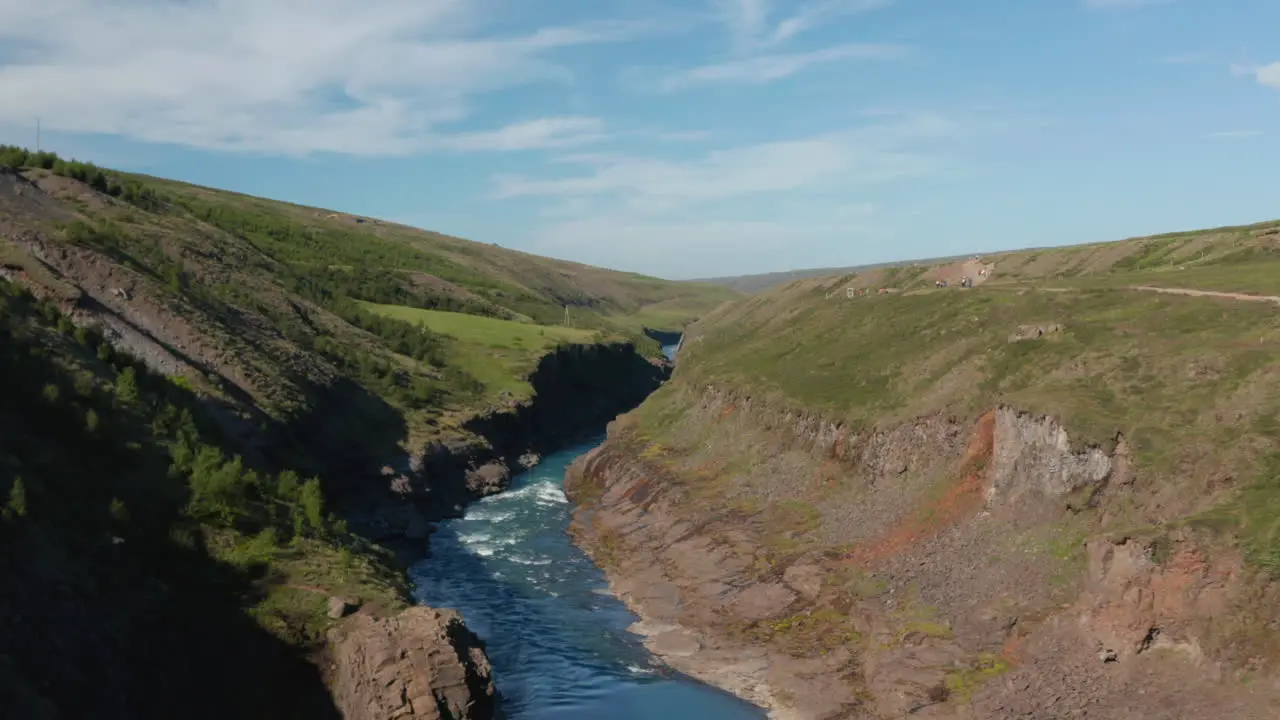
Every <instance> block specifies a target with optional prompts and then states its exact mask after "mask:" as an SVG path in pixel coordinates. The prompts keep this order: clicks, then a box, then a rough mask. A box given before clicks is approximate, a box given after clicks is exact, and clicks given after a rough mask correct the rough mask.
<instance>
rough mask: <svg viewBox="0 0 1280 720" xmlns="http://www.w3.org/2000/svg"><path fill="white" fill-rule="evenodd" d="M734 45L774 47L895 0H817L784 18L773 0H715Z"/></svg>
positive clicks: (746, 48) (745, 49)
mask: <svg viewBox="0 0 1280 720" xmlns="http://www.w3.org/2000/svg"><path fill="white" fill-rule="evenodd" d="M714 2H715V7H716V9H717V11H718V12H717V14H718V16H719V17H720V18H721V20H722V22H723V23H724V24H725V26H726V27H727V28H728V30H729V33H730V37H731V38H732V40H733V44H734V47H735V48H736V49H737V50H738V51H739V52H742V53H751V52H755V51H758V50H761V49H767V48H773V47H777V46H779V45H782V44H784V43H786V42H787V41H789V40H791V39H792V38H794V37H796V36H798V35H800V34H801V33H804V32H807V31H808V30H811V29H813V28H816V27H819V26H821V25H822V24H824V23H826V22H828V21H831V20H834V19H836V18H839V17H841V16H844V15H853V14H856V13H862V12H868V11H871V10H876V9H879V8H882V7H885V6H888V5H890V4H891V3H892V2H893V0H814V1H813V2H809V3H805V4H803V5H801V6H800V8H799V9H798V10H796V11H795V12H793V13H791V14H789V15H786V16H784V17H781V18H775V17H773V15H774V12H773V9H774V8H773V2H772V0H714Z"/></svg>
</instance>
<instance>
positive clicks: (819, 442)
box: [566, 389, 1280, 719]
mask: <svg viewBox="0 0 1280 720" xmlns="http://www.w3.org/2000/svg"><path fill="white" fill-rule="evenodd" d="M690 393H691V394H692V395H694V396H693V397H690V398H685V401H684V403H685V404H684V407H683V413H682V415H681V416H680V419H678V420H676V421H673V422H674V424H675V425H677V426H680V425H682V426H683V427H684V430H683V431H682V430H680V429H675V430H672V434H671V435H670V436H664V438H663V443H666V442H670V443H672V444H676V445H679V447H678V448H676V449H673V448H671V447H669V446H666V445H663V444H662V443H658V442H656V441H653V440H646V439H645V437H644V436H642V435H641V434H640V433H639V432H638V430H637V428H636V427H635V421H634V420H633V419H631V418H627V419H626V420H625V421H622V422H619V423H617V424H615V426H614V427H612V428H611V431H610V439H609V440H608V441H607V442H606V443H605V445H603V446H602V447H600V448H599V449H597V450H595V451H593V452H591V453H589V454H588V455H587V456H586V457H584V458H582V459H581V460H579V461H578V462H577V463H576V464H575V465H574V466H573V467H572V468H571V469H570V473H569V476H568V478H567V479H566V490H567V492H569V494H570V497H571V498H572V499H573V500H574V501H575V502H577V503H579V505H580V506H581V507H580V509H579V511H578V512H577V514H576V517H575V521H574V524H573V527H572V532H573V533H574V535H575V538H576V540H577V541H578V542H579V543H580V544H582V545H583V547H584V548H585V549H587V551H588V552H589V553H590V554H591V555H592V556H593V557H594V558H595V559H596V560H597V562H599V563H600V564H601V565H602V566H603V567H605V569H606V572H607V573H608V575H609V579H610V582H611V584H612V586H613V588H614V590H615V591H616V592H617V593H618V594H619V596H620V597H622V598H623V599H624V600H625V601H626V602H627V603H628V604H629V605H630V606H631V607H632V608H633V609H634V610H635V611H636V612H637V613H638V614H640V615H641V616H642V617H643V618H644V622H642V623H640V624H639V625H638V627H637V628H636V629H637V630H638V631H640V632H641V633H642V634H644V635H646V636H647V644H648V645H649V647H650V648H651V649H652V650H653V651H654V652H655V653H657V654H659V655H661V656H662V657H664V658H666V659H667V661H668V662H669V663H670V664H672V665H673V666H674V667H676V668H677V669H680V670H682V671H684V672H687V673H689V674H690V675H693V676H695V677H698V678H700V679H702V680H704V681H706V682H710V683H713V684H716V685H719V686H721V687H723V688H725V689H727V690H729V691H731V692H734V693H735V694H738V695H740V696H742V697H744V698H746V699H748V700H751V701H753V702H756V703H758V704H761V705H763V706H766V707H769V708H771V709H772V712H773V714H774V715H775V716H776V717H795V718H886V717H904V716H908V715H909V716H912V717H915V716H921V717H947V718H1014V717H1019V718H1024V717H1031V718H1046V719H1047V718H1062V717H1086V716H1087V717H1108V718H1111V717H1115V718H1138V717H1143V718H1188V719H1190V718H1198V717H1209V716H1218V717H1238V718H1265V717H1273V716H1274V707H1273V706H1272V705H1271V703H1272V702H1276V701H1277V698H1280V692H1278V690H1280V687H1277V684H1276V682H1275V680H1274V676H1273V675H1267V677H1268V680H1267V681H1266V682H1265V683H1255V684H1253V685H1252V686H1251V687H1250V692H1248V693H1242V692H1239V691H1238V690H1239V688H1238V686H1232V685H1230V683H1229V682H1227V681H1229V680H1230V678H1232V677H1235V674H1236V673H1238V672H1240V671H1241V668H1245V667H1250V662H1251V661H1250V659H1249V652H1248V651H1243V650H1239V649H1236V648H1237V647H1238V646H1239V645H1240V643H1238V642H1236V641H1227V640H1226V639H1225V638H1226V637H1229V636H1230V632H1234V631H1232V630H1228V626H1232V627H1235V628H1237V629H1238V627H1239V626H1240V625H1241V624H1242V623H1243V621H1229V622H1224V621H1223V618H1224V617H1234V618H1250V619H1249V620H1248V621H1247V624H1250V626H1251V627H1255V628H1260V627H1261V625H1262V624H1265V623H1267V622H1274V620H1275V618H1271V617H1270V616H1269V615H1267V614H1266V613H1264V614H1263V615H1262V616H1259V615H1258V611H1257V608H1259V607H1267V605H1266V604H1265V603H1262V604H1259V603H1258V602H1257V598H1256V597H1249V596H1248V591H1247V590H1246V589H1245V588H1246V587H1247V586H1246V585H1245V584H1243V583H1241V582H1240V580H1241V579H1242V578H1243V576H1244V575H1245V574H1246V573H1245V571H1244V569H1243V566H1242V565H1241V563H1240V562H1239V560H1238V557H1233V556H1232V555H1231V554H1230V553H1229V552H1221V553H1218V554H1217V555H1211V554H1209V553H1207V552H1206V551H1204V550H1203V549H1201V548H1200V547H1199V545H1198V543H1200V541H1201V540H1202V538H1199V537H1198V536H1196V535H1195V533H1193V532H1191V531H1189V530H1187V531H1178V532H1173V533H1169V534H1166V535H1163V536H1159V537H1156V536H1149V537H1145V538H1134V537H1128V538H1126V537H1111V536H1106V535H1097V536H1096V537H1094V538H1093V539H1088V540H1087V542H1086V538H1088V536H1089V534H1090V533H1091V532H1094V531H1096V528H1097V527H1098V522H1099V521H1098V516H1101V515H1103V514H1105V513H1107V512H1110V511H1112V510H1114V509H1115V507H1112V506H1116V507H1119V506H1120V505H1122V504H1123V502H1125V495H1124V493H1125V492H1126V491H1127V489H1128V488H1129V487H1130V486H1131V485H1132V483H1133V482H1134V477H1133V475H1134V470H1133V468H1132V463H1131V460H1130V452H1129V448H1128V445H1127V443H1126V442H1125V440H1124V438H1122V437H1117V438H1116V439H1115V441H1114V442H1113V443H1110V444H1109V445H1108V446H1105V447H1076V446H1073V444H1072V442H1071V439H1070V436H1069V434H1068V431H1067V430H1066V429H1065V428H1063V427H1062V426H1061V425H1060V424H1059V423H1058V422H1057V421H1055V420H1054V419H1053V418H1047V417H1042V416H1035V415H1032V414H1028V413H1023V412H1019V411H1017V410H1015V409H1013V408H1007V407H1001V408H996V409H994V410H992V411H990V412H988V413H986V414H984V415H983V416H982V417H981V418H979V419H978V420H977V421H976V422H974V423H969V422H964V421H961V420H959V419H955V418H946V417H927V418H920V419H918V420H916V421H912V422H908V423H904V424H902V425H899V426H896V427H892V428H886V429H880V430H868V431H863V432H856V431H853V430H851V429H849V428H847V427H844V426H842V425H840V424H838V423H831V422H828V421H825V420H823V419H822V418H820V417H818V416H815V415H812V414H806V413H802V412H800V413H798V412H794V411H792V410H790V409H786V408H777V407H772V406H770V405H769V404H768V403H765V402H761V401H759V400H756V401H752V400H751V399H750V398H746V397H742V396H735V395H733V394H731V393H726V392H723V391H720V390H716V389H707V390H706V391H705V392H702V393H700V394H696V393H692V391H690ZM649 430H650V431H651V430H652V428H649ZM681 432H687V433H688V435H687V437H688V438H692V440H691V441H686V442H684V444H681V442H682V436H681V434H680V433H681ZM758 448H766V449H764V450H762V451H760V453H761V454H760V456H761V457H768V460H767V461H765V460H760V461H758V464H759V465H761V466H762V467H763V468H764V469H760V468H751V469H746V470H743V469H741V468H742V466H741V465H740V464H739V465H736V466H735V465H733V464H732V462H733V455H734V454H739V455H741V454H743V453H745V452H747V451H748V450H751V449H758ZM725 466H729V467H738V468H739V470H736V471H734V472H736V473H738V475H737V476H736V477H735V476H734V474H733V473H732V472H728V473H727V472H726V471H724V470H717V469H718V468H723V467H725ZM709 468H710V469H711V470H708V469H709ZM784 470H785V471H786V472H788V473H790V475H783V474H781V473H782V472H783V471H784ZM771 473H772V474H771ZM806 476H808V477H814V476H817V477H819V478H820V479H821V480H820V484H819V486H818V487H819V489H818V490H817V491H816V492H813V491H811V492H810V494H808V495H804V494H803V493H802V492H801V491H798V490H794V488H795V487H812V482H811V481H810V482H806V481H804V478H805V477H806ZM753 484H754V487H755V489H754V490H751V491H748V488H751V487H752V486H753ZM752 493H754V494H752ZM788 493H790V494H788ZM760 497H764V498H767V499H768V501H770V502H772V503H773V507H779V506H786V505H788V504H791V505H798V504H800V501H801V500H807V501H809V502H810V503H813V504H814V505H815V506H816V507H813V508H812V510H811V513H812V517H813V518H818V520H816V521H814V522H810V523H809V524H808V527H803V526H804V525H805V524H806V522H808V521H805V522H801V521H798V520H782V521H779V520H776V519H774V520H762V519H761V518H769V517H774V516H770V515H769V512H770V510H769V508H770V505H769V504H768V502H766V503H765V504H763V505H761V504H760V503H759V502H756V500H755V499H756V498H760ZM748 501H751V502H748ZM1094 509H1097V511H1094ZM811 519H812V518H811ZM788 529H790V530H788ZM1254 587H1256V585H1255V586H1254ZM1270 607H1272V608H1273V612H1271V614H1272V615H1274V614H1276V613H1275V612H1274V607H1275V606H1274V604H1272V605H1270ZM1224 633H1227V634H1226V635H1224ZM1210 645H1212V646H1213V647H1212V648H1210V647H1209V646H1210ZM1155 649H1168V650H1173V651H1176V652H1174V653H1172V655H1171V654H1169V653H1164V654H1161V653H1153V652H1150V651H1151V650H1155ZM1252 662H1253V663H1254V664H1253V665H1252V667H1253V668H1254V669H1257V668H1258V667H1259V666H1258V665H1257V664H1256V663H1257V660H1256V658H1255V660H1253V661H1252ZM1139 688H1141V689H1142V692H1138V689H1139ZM1223 713H1226V714H1225V715H1224V714H1223Z"/></svg>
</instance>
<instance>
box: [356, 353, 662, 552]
mask: <svg viewBox="0 0 1280 720" xmlns="http://www.w3.org/2000/svg"><path fill="white" fill-rule="evenodd" d="M669 374H670V367H669V366H668V365H666V364H665V363H661V362H657V361H653V360H650V359H648V358H645V357H643V356H641V355H639V354H638V353H637V352H636V351H635V348H634V347H633V346H632V345H631V344H629V343H617V344H608V345H591V346H567V347H562V348H560V349H558V350H557V351H556V352H554V353H551V354H549V355H547V356H546V357H544V358H543V359H542V361H541V363H540V364H539V366H538V368H537V370H536V371H535V372H534V373H533V375H532V376H531V378H530V382H531V384H532V385H533V389H534V393H535V395H534V398H533V399H532V400H530V401H528V402H525V403H520V404H515V405H513V406H512V407H507V408H503V409H501V410H498V411H494V412H491V413H489V414H487V415H482V416H479V417H476V418H475V419H473V420H471V421H469V422H467V423H466V424H465V426H464V427H463V428H462V432H460V433H457V434H455V435H453V436H451V437H446V438H444V439H440V440H436V441H432V442H431V443H429V444H427V445H426V446H425V447H423V448H422V449H421V450H420V451H419V452H418V453H415V454H413V455H412V456H410V457H407V458H402V460H401V462H400V463H399V466H398V467H391V466H388V467H385V468H384V469H383V473H382V475H380V476H378V477H373V478H370V477H367V476H365V477H361V476H355V477H353V478H352V481H351V483H350V484H349V485H348V486H347V487H345V488H340V489H338V493H339V496H338V497H339V502H340V503H341V506H342V507H343V509H344V512H345V514H346V515H347V516H348V517H349V518H350V519H351V523H352V528H353V529H354V530H356V531H357V532H360V533H361V534H363V535H365V536H367V537H370V538H372V539H374V540H377V541H379V542H384V543H393V544H394V543H398V544H401V545H405V544H406V543H405V542H404V541H407V542H408V544H415V545H416V546H420V545H421V543H420V542H419V541H421V540H422V539H423V538H425V537H426V535H427V532H428V527H429V525H428V523H430V522H433V521H436V520H439V519H442V518H445V517H451V516H455V515H457V514H459V513H461V512H462V510H463V509H464V508H465V506H466V505H467V503H469V502H471V501H472V500H475V499H477V498H481V497H484V496H486V495H492V494H494V493H497V492H501V491H502V490H504V489H506V487H507V485H508V484H509V482H510V479H511V476H512V475H513V474H514V473H517V472H519V471H520V470H523V469H527V468H529V467H532V466H533V465H535V464H536V463H537V462H538V461H539V459H540V458H541V456H542V455H544V454H546V453H548V452H552V451H555V450H557V449H560V448H562V447H565V446H567V445H570V444H573V443H574V442H577V441H579V440H582V439H585V438H586V437H589V436H591V435H594V434H597V433H600V432H601V431H602V430H603V429H604V427H605V425H606V424H607V423H608V422H609V421H610V420H612V419H613V418H614V417H615V416H617V415H618V414H620V413H623V412H626V411H628V410H630V409H632V408H634V407H636V406H637V405H639V404H640V403H641V402H642V401H643V400H644V399H645V397H647V396H648V395H649V394H650V393H651V392H653V391H654V390H655V389H656V388H657V387H658V386H659V385H661V384H662V382H663V381H664V380H665V379H666V378H667V376H668V375H669ZM419 552H420V550H419Z"/></svg>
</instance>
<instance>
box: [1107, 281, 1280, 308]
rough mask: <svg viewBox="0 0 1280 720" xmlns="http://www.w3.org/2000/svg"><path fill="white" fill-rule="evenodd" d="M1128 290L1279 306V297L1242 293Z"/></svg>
mask: <svg viewBox="0 0 1280 720" xmlns="http://www.w3.org/2000/svg"><path fill="white" fill-rule="evenodd" d="M1129 289H1130V290H1142V291H1144V292H1158V293H1165V294H1166V295H1191V296H1194V297H1220V298H1227V299H1229V300H1253V301H1255V302H1270V303H1275V304H1277V305H1280V296H1276V295H1246V294H1244V293H1229V292H1217V291H1215V290H1191V289H1190V288H1164V287H1152V286H1150V285H1131V286H1129Z"/></svg>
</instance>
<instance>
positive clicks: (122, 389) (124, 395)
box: [116, 367, 141, 405]
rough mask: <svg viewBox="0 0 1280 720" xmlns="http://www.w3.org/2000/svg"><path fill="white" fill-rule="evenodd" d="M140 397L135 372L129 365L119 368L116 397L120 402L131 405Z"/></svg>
mask: <svg viewBox="0 0 1280 720" xmlns="http://www.w3.org/2000/svg"><path fill="white" fill-rule="evenodd" d="M140 397H141V395H140V393H139V392H138V376H137V373H135V372H134V371H133V368H131V367H127V368H125V369H124V370H121V371H120V376H119V377H117V378H116V398H117V399H118V400H119V401H120V402H121V403H122V404H125V405H132V404H134V403H136V402H138V399H139V398H140Z"/></svg>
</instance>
